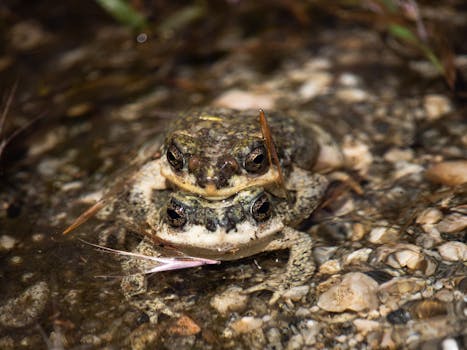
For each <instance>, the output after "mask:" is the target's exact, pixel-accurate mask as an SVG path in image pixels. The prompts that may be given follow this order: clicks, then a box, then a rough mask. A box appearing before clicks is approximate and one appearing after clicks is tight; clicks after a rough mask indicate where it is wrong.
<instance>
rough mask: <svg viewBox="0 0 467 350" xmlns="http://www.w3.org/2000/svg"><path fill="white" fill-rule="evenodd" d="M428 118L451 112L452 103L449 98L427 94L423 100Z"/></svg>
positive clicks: (436, 117)
mask: <svg viewBox="0 0 467 350" xmlns="http://www.w3.org/2000/svg"><path fill="white" fill-rule="evenodd" d="M423 104H424V108H425V112H426V117H427V119H428V120H436V119H439V118H441V117H442V116H444V115H446V114H447V113H449V112H451V110H452V105H451V102H450V101H449V99H448V98H447V97H445V96H442V95H434V94H433V95H427V96H425V99H424V101H423Z"/></svg>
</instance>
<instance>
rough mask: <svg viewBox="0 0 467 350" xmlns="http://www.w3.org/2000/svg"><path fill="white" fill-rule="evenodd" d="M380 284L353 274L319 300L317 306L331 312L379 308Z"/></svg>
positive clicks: (362, 275) (363, 276) (365, 276)
mask: <svg viewBox="0 0 467 350" xmlns="http://www.w3.org/2000/svg"><path fill="white" fill-rule="evenodd" d="M377 289H378V283H376V281H375V280H373V279H372V278H371V277H368V276H367V275H365V274H363V273H361V272H351V273H348V274H346V275H344V276H343V278H342V281H341V282H338V283H337V284H335V285H333V286H332V287H331V288H329V289H328V290H327V291H326V292H324V293H323V294H321V295H320V296H319V298H318V303H317V305H318V306H319V307H320V308H322V309H324V310H326V311H331V312H342V311H345V310H351V311H363V310H373V309H376V308H377V307H378V297H377V295H376V292H377Z"/></svg>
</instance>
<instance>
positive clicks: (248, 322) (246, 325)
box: [230, 316, 263, 334]
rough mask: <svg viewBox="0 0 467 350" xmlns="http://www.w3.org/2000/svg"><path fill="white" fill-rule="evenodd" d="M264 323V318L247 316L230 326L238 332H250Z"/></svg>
mask: <svg viewBox="0 0 467 350" xmlns="http://www.w3.org/2000/svg"><path fill="white" fill-rule="evenodd" d="M262 325H263V320H262V319H260V318H257V317H252V316H245V317H242V318H241V319H239V320H237V321H235V322H233V323H232V324H231V325H230V327H231V328H232V330H233V331H234V332H235V333H237V334H242V333H249V332H251V331H254V330H255V329H258V328H260V327H261V326H262Z"/></svg>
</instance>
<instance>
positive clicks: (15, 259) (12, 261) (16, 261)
mask: <svg viewBox="0 0 467 350" xmlns="http://www.w3.org/2000/svg"><path fill="white" fill-rule="evenodd" d="M22 263H23V258H22V257H21V256H19V255H15V256H12V257H11V258H10V264H11V265H21V264H22Z"/></svg>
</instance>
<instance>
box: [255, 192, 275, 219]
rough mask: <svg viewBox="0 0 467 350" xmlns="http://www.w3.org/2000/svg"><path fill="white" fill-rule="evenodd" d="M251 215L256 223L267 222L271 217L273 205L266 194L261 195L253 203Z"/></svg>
mask: <svg viewBox="0 0 467 350" xmlns="http://www.w3.org/2000/svg"><path fill="white" fill-rule="evenodd" d="M250 210H251V215H253V218H254V219H255V220H256V221H266V220H267V219H269V218H270V217H271V214H272V205H271V202H270V201H269V197H268V196H267V195H266V194H264V193H263V194H262V195H260V196H259V197H258V198H256V200H255V201H254V202H253V204H252V206H251V208H250Z"/></svg>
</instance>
